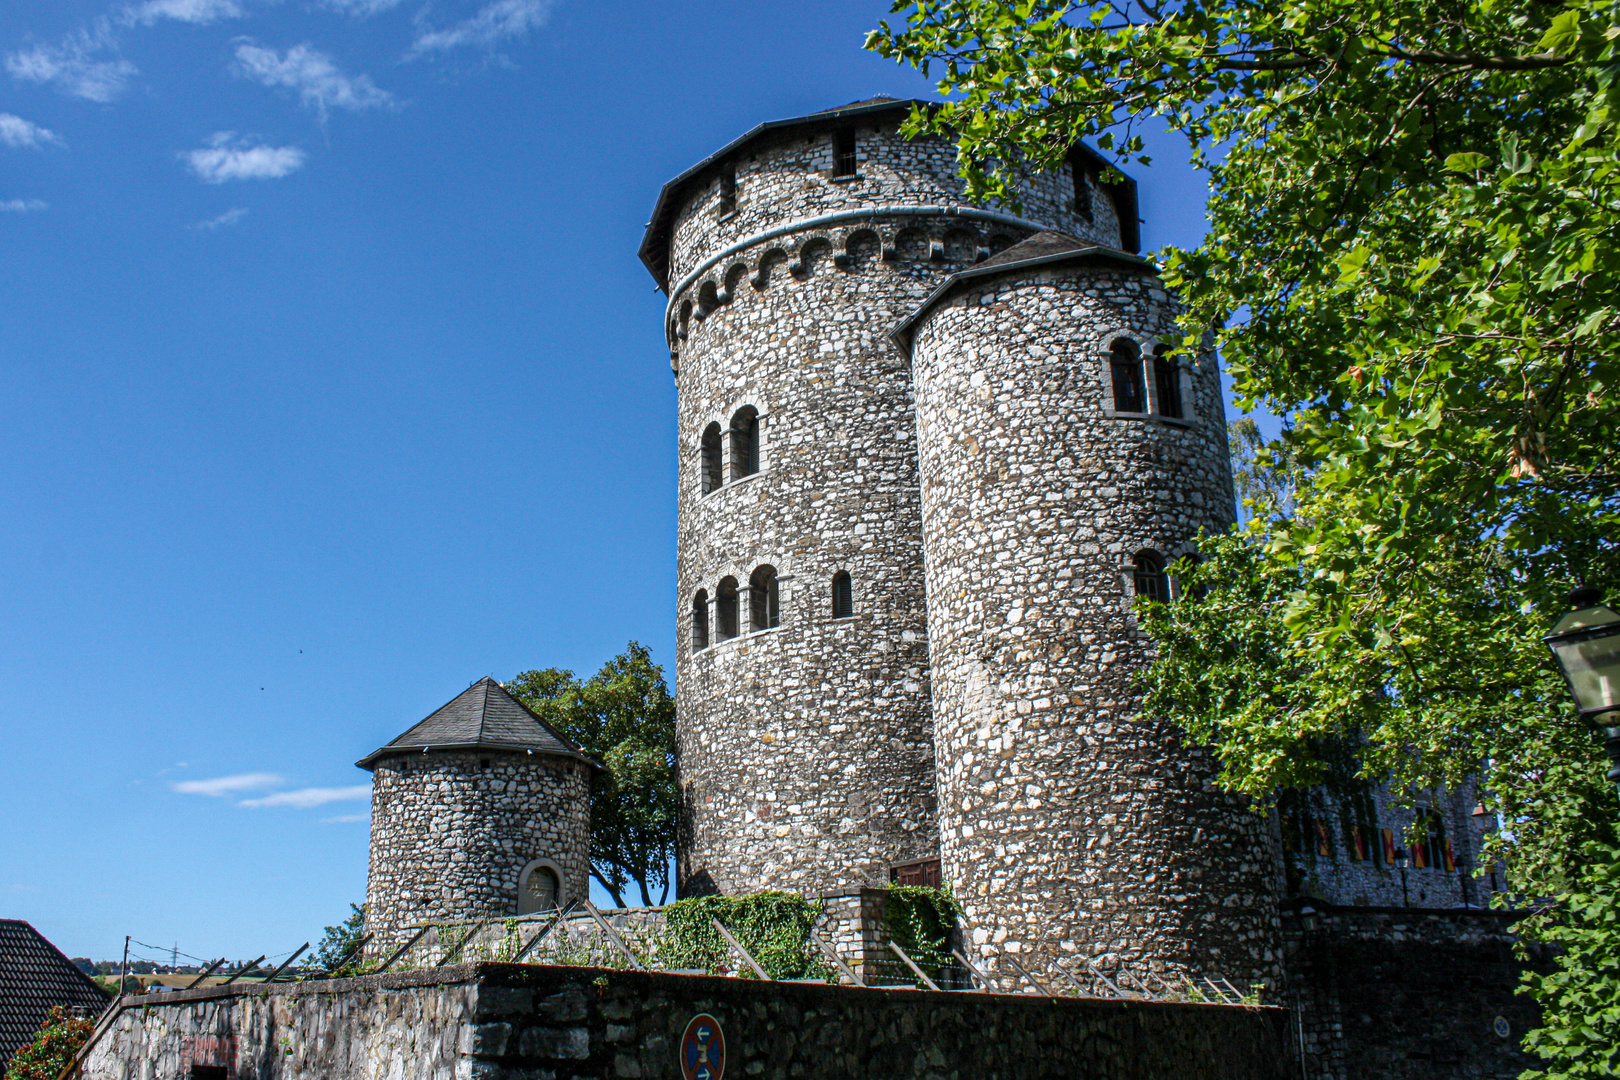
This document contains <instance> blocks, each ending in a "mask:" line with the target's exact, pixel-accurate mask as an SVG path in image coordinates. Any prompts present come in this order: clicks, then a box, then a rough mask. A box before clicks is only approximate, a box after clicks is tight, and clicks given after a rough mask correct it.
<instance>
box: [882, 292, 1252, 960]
mask: <svg viewBox="0 0 1620 1080" xmlns="http://www.w3.org/2000/svg"><path fill="white" fill-rule="evenodd" d="M1011 273H1012V274H1013V276H1000V277H996V278H992V279H988V283H982V282H981V281H971V282H968V283H965V284H964V285H963V286H960V287H959V289H958V291H957V293H956V294H954V296H953V298H951V299H948V300H945V301H942V302H940V304H939V306H937V307H936V308H935V309H934V310H933V311H932V312H931V313H930V314H929V315H928V316H927V318H926V319H925V321H924V322H923V324H922V325H921V326H920V327H919V328H918V330H917V332H916V337H915V340H914V352H913V377H914V379H915V382H916V394H917V425H918V431H919V436H918V446H919V453H920V460H921V477H922V505H923V536H924V541H925V549H926V554H927V575H928V603H929V634H930V638H929V644H930V659H931V665H932V682H933V695H934V700H933V704H934V724H935V744H936V754H937V756H938V773H937V776H938V790H939V798H940V822H941V825H940V828H941V847H942V855H943V862H944V876H945V878H946V879H947V880H949V881H952V882H954V883H955V885H956V892H957V896H958V897H959V898H960V899H961V901H962V903H963V906H964V907H965V909H966V915H967V922H968V925H969V934H970V944H971V946H973V947H975V948H976V949H977V950H978V952H979V955H980V956H981V957H982V958H983V959H984V962H985V964H987V965H989V966H991V967H993V968H995V969H996V970H998V971H999V972H1000V974H1001V975H1002V976H1003V977H1004V978H1006V979H1007V980H1008V983H1009V985H1010V984H1011V982H1012V980H1013V979H1014V978H1016V976H1015V975H1014V973H1013V972H1012V971H1011V970H1010V969H1009V968H1008V967H1007V966H1006V964H1005V962H1004V961H1003V960H1002V959H1001V955H1000V954H1001V953H1002V952H1007V953H1011V954H1013V955H1015V956H1017V957H1021V958H1022V961H1021V962H1023V963H1024V965H1025V966H1026V967H1030V968H1031V969H1032V970H1036V971H1039V970H1042V969H1043V968H1044V967H1045V966H1046V965H1047V964H1049V963H1057V962H1063V963H1064V964H1065V966H1074V965H1078V964H1081V963H1083V962H1084V961H1085V960H1087V959H1089V960H1091V961H1093V962H1095V963H1097V964H1098V965H1099V966H1101V967H1102V968H1103V969H1104V970H1108V969H1110V968H1114V967H1116V966H1118V965H1129V966H1131V967H1132V968H1140V967H1141V966H1144V965H1145V966H1147V967H1149V968H1150V969H1155V970H1163V971H1166V972H1170V973H1177V974H1179V973H1183V972H1191V973H1193V974H1196V975H1212V974H1219V975H1224V976H1225V977H1226V978H1228V979H1229V980H1231V981H1232V982H1233V983H1234V984H1237V985H1239V986H1246V984H1248V983H1250V982H1254V981H1259V980H1261V979H1268V978H1269V979H1273V980H1275V979H1276V977H1277V975H1278V973H1279V968H1278V960H1279V955H1278V939H1277V914H1276V910H1277V909H1276V902H1277V897H1276V892H1275V886H1274V882H1275V874H1276V869H1275V861H1274V855H1273V848H1272V845H1271V844H1270V843H1269V842H1268V837H1267V835H1266V830H1265V827H1264V821H1263V819H1262V818H1260V817H1259V816H1257V815H1254V814H1252V813H1250V812H1248V811H1247V810H1246V809H1245V808H1244V807H1243V806H1241V805H1240V804H1239V803H1238V802H1237V801H1236V800H1235V799H1233V798H1230V797H1227V796H1225V795H1222V794H1220V793H1219V792H1217V791H1216V790H1215V788H1214V786H1213V785H1212V783H1211V780H1212V777H1213V774H1214V772H1215V766H1214V763H1213V761H1212V759H1211V758H1210V757H1209V756H1208V755H1207V754H1206V753H1205V752H1203V751H1201V750H1197V749H1195V748H1192V747H1189V746H1186V745H1184V744H1183V742H1182V740H1181V737H1180V734H1179V732H1178V731H1177V729H1176V728H1175V727H1174V725H1172V724H1169V723H1165V722H1161V721H1151V720H1146V719H1144V718H1142V717H1140V716H1138V715H1137V706H1138V697H1137V692H1136V690H1135V689H1134V687H1133V682H1132V680H1133V676H1134V675H1135V673H1136V672H1137V671H1138V670H1139V669H1140V668H1141V667H1142V665H1143V664H1144V663H1145V662H1146V660H1147V659H1148V658H1149V642H1148V641H1147V639H1146V638H1145V637H1144V636H1143V635H1142V634H1141V633H1140V632H1139V631H1138V630H1137V628H1136V624H1135V621H1134V618H1133V616H1132V614H1131V611H1130V603H1131V597H1132V583H1131V566H1132V560H1133V557H1134V556H1135V555H1136V553H1137V552H1139V551H1142V550H1144V549H1151V550H1154V551H1157V552H1159V553H1161V554H1163V555H1165V556H1168V557H1169V558H1172V559H1173V558H1175V557H1177V556H1179V555H1181V554H1182V553H1184V552H1186V551H1188V550H1190V548H1189V545H1190V543H1191V541H1192V540H1193V538H1194V537H1195V535H1196V534H1197V532H1198V530H1199V528H1200V527H1209V528H1222V527H1224V526H1225V525H1226V524H1227V523H1229V522H1230V521H1231V520H1232V517H1233V512H1234V511H1233V502H1232V481H1231V475H1230V471H1229V469H1230V467H1229V465H1228V459H1227V453H1226V432H1225V424H1224V410H1223V406H1222V402H1221V397H1220V382H1219V374H1218V372H1217V370H1216V365H1215V361H1214V358H1213V357H1212V356H1208V355H1206V356H1203V357H1201V358H1199V360H1198V362H1197V364H1196V365H1194V366H1193V367H1192V370H1190V371H1187V372H1184V373H1183V375H1182V397H1183V401H1184V415H1185V416H1186V418H1187V419H1186V420H1185V421H1176V420H1170V419H1165V418H1160V417H1148V416H1143V415H1139V414H1119V415H1114V414H1113V409H1112V402H1113V398H1112V395H1111V389H1110V386H1111V383H1110V375H1109V372H1108V356H1109V349H1110V345H1111V343H1112V342H1113V341H1114V340H1115V339H1116V338H1117V337H1120V336H1126V337H1129V338H1132V339H1133V340H1135V341H1136V342H1137V343H1138V344H1139V345H1140V346H1141V352H1142V354H1143V355H1144V356H1146V355H1151V353H1152V351H1153V347H1154V346H1155V344H1157V342H1158V341H1159V340H1160V339H1159V337H1158V335H1160V334H1168V333H1169V332H1170V331H1171V330H1172V320H1173V315H1174V311H1173V307H1172V301H1171V299H1170V297H1169V296H1168V295H1167V294H1166V293H1165V291H1164V288H1163V286H1162V284H1161V283H1160V282H1159V281H1158V279H1157V278H1155V277H1153V276H1151V274H1149V273H1148V272H1146V271H1145V270H1141V269H1137V268H1127V267H1121V266H1120V265H1119V264H1117V263H1111V262H1106V261H1102V260H1092V261H1088V262H1085V263H1079V264H1076V263H1069V264H1066V265H1064V266H1063V267H1061V268H1058V269H1046V270H1027V271H1022V272H1017V271H1014V272H1011ZM1147 382H1148V385H1149V386H1151V385H1152V379H1151V378H1149V379H1148V380H1147Z"/></svg>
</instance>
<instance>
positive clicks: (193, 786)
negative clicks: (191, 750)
mask: <svg viewBox="0 0 1620 1080" xmlns="http://www.w3.org/2000/svg"><path fill="white" fill-rule="evenodd" d="M281 782H282V780H281V777H279V776H277V775H276V774H275V773H267V772H253V773H238V774H237V775H235V776H216V777H214V778H213V779H212V780H182V781H180V782H179V783H177V784H173V785H171V786H172V787H173V789H174V790H175V791H178V792H179V793H180V794H182V795H213V796H219V795H235V794H238V793H239V792H243V791H261V790H263V789H264V788H267V787H275V786H276V785H277V784H279V783H281Z"/></svg>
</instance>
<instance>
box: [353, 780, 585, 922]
mask: <svg viewBox="0 0 1620 1080" xmlns="http://www.w3.org/2000/svg"><path fill="white" fill-rule="evenodd" d="M484 762H488V763H489V765H488V768H485V767H484V766H483V763H484ZM587 770H588V766H586V765H585V764H583V763H582V762H579V761H575V760H572V759H569V758H561V757H550V756H546V755H540V754H534V755H528V754H512V753H501V752H496V751H472V752H468V751H435V752H433V753H427V754H422V753H415V754H399V755H390V756H388V757H385V758H383V759H382V760H381V761H379V762H378V763H377V765H376V768H375V770H374V776H373V780H372V786H371V866H370V874H369V876H368V878H367V882H366V903H367V912H366V922H367V927H368V929H370V930H371V931H372V933H373V934H374V935H375V936H374V938H373V940H372V943H371V944H370V946H368V947H369V948H370V949H371V950H372V951H374V952H375V951H380V950H384V949H386V948H388V947H389V945H391V944H392V943H394V942H396V941H399V940H400V939H401V938H403V937H406V936H409V931H408V930H406V929H405V928H407V927H411V926H415V925H418V924H420V923H423V922H432V921H438V920H468V919H476V918H479V917H480V916H483V915H496V916H499V915H510V914H516V913H517V900H518V876H519V874H520V873H521V872H522V870H523V868H524V867H525V866H526V865H528V864H529V863H530V862H531V861H532V860H535V859H550V860H552V861H553V862H555V863H556V864H557V866H558V867H559V868H560V869H561V870H562V875H561V877H562V881H561V887H562V888H561V896H560V898H559V899H560V902H562V903H567V902H568V900H570V899H572V898H574V897H578V896H584V895H585V890H586V887H587V880H586V875H587V874H588V873H589V872H590V864H589V859H590V805H591V801H590V775H589V773H588V771H587Z"/></svg>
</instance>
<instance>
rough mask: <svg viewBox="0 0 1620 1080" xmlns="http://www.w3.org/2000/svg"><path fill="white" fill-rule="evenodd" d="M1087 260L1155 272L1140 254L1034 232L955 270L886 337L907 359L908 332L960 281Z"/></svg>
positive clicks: (1070, 237)
mask: <svg viewBox="0 0 1620 1080" xmlns="http://www.w3.org/2000/svg"><path fill="white" fill-rule="evenodd" d="M1087 259H1102V260H1105V261H1109V262H1115V263H1123V264H1124V265H1126V266H1129V267H1133V268H1135V269H1137V270H1141V271H1143V272H1144V273H1149V274H1152V273H1155V268H1154V266H1153V264H1152V263H1151V262H1149V261H1148V260H1147V259H1144V258H1142V256H1140V255H1133V254H1131V253H1129V252H1125V251H1120V250H1118V249H1117V248H1111V247H1103V246H1102V245H1100V244H1093V243H1091V242H1089V241H1086V240H1081V239H1080V238H1079V237H1076V236H1070V235H1069V234H1068V233H1060V232H1038V233H1036V234H1035V235H1033V236H1030V237H1027V238H1026V239H1023V240H1020V241H1019V242H1018V243H1016V244H1014V245H1012V246H1011V247H1009V248H1006V249H1004V250H1002V251H998V252H997V253H996V254H994V255H992V256H990V257H989V258H988V259H986V260H984V261H983V262H981V263H977V264H975V265H973V266H970V267H968V268H967V269H966V270H959V271H957V272H956V273H954V274H952V275H951V276H950V277H948V278H946V279H945V280H944V281H942V282H940V283H939V286H938V288H936V289H935V290H934V291H933V292H931V293H929V294H928V298H927V299H926V300H924V301H923V302H922V303H921V304H918V305H917V308H916V310H914V311H913V312H912V313H911V314H910V315H907V316H906V317H905V318H904V319H902V320H900V322H899V323H898V324H897V325H896V326H895V328H894V329H893V330H890V331H889V337H891V338H893V339H894V341H895V343H896V344H898V345H899V346H900V350H901V351H902V352H904V353H905V354H906V355H907V356H910V355H911V335H912V331H914V330H916V328H917V326H918V324H919V323H921V322H922V321H923V319H924V317H926V316H927V314H928V313H929V312H930V311H932V310H933V308H934V306H935V305H936V304H938V303H939V302H940V301H941V300H943V299H945V298H946V297H947V296H949V295H950V294H951V293H952V292H954V291H955V290H956V289H957V287H958V286H960V285H961V284H962V283H963V282H967V281H972V280H974V279H976V278H988V277H998V276H1001V275H1003V274H1016V273H1020V272H1022V271H1025V270H1034V269H1037V268H1039V267H1043V266H1054V265H1058V264H1061V263H1069V262H1081V261H1084V260H1087Z"/></svg>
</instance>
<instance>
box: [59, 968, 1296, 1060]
mask: <svg viewBox="0 0 1620 1080" xmlns="http://www.w3.org/2000/svg"><path fill="white" fill-rule="evenodd" d="M158 997H159V1000H157V1001H154V1002H152V1003H151V1004H150V1007H146V1008H141V1007H137V1008H133V1009H130V1010H128V1011H126V1012H125V1013H124V1014H123V1015H122V1016H120V1017H119V1018H118V1019H117V1020H116V1021H115V1023H114V1025H113V1028H112V1030H111V1032H110V1034H109V1037H108V1038H107V1039H105V1040H104V1041H103V1042H102V1043H101V1044H99V1045H98V1046H97V1047H96V1048H95V1049H94V1050H93V1051H92V1052H91V1054H90V1055H89V1058H88V1060H87V1062H86V1065H85V1069H84V1075H85V1076H86V1077H87V1078H89V1080H137V1078H139V1080H153V1078H159V1077H161V1078H162V1080H169V1078H171V1077H184V1076H187V1075H188V1074H189V1071H190V1066H191V1065H192V1064H193V1063H196V1064H201V1065H205V1066H206V1065H222V1066H224V1067H225V1068H226V1069H227V1076H228V1077H229V1080H385V1078H386V1080H407V1078H409V1080H415V1078H418V1077H422V1078H428V1077H431V1078H433V1080H452V1078H455V1080H472V1078H478V1080H507V1078H511V1080H520V1078H521V1080H541V1078H545V1080H574V1078H579V1080H584V1078H592V1080H596V1078H602V1080H607V1078H614V1080H619V1078H623V1080H642V1078H649V1077H660V1078H669V1080H674V1078H676V1077H679V1076H680V1075H681V1071H680V1068H679V1065H678V1063H677V1058H676V1051H677V1048H678V1046H679V1043H680V1038H681V1035H682V1032H683V1031H684V1029H685V1027H686V1024H687V1023H688V1021H690V1020H691V1019H692V1018H693V1017H694V1016H696V1015H697V1014H699V1013H708V1014H710V1015H712V1016H713V1017H715V1018H716V1019H717V1020H718V1021H719V1022H720V1024H721V1027H722V1029H723V1031H724V1035H725V1040H726V1047H727V1062H726V1065H725V1075H726V1076H728V1077H755V1078H760V1080H777V1078H781V1080H787V1078H789V1077H794V1078H799V1077H805V1076H820V1077H886V1078H897V1080H901V1078H911V1077H916V1078H919V1080H923V1078H926V1080H947V1078H951V1077H971V1076H989V1077H996V1078H998V1080H1036V1078H1040V1080H1046V1078H1052V1080H1056V1078H1059V1077H1062V1078H1072V1080H1127V1078H1129V1080H1285V1077H1287V1076H1289V1075H1290V1073H1289V1071H1288V1070H1289V1062H1288V1058H1287V1054H1286V1050H1285V1039H1286V1032H1287V1026H1288V1017H1287V1013H1285V1012H1284V1011H1282V1010H1280V1009H1258V1008H1255V1009H1244V1008H1237V1007H1229V1006H1219V1005H1169V1004H1157V1003H1143V1002H1119V1001H1098V1000H1094V999H1074V998H1065V999H1053V998H1036V997H1029V996H1019V995H1011V996H1001V995H988V994H935V993H927V992H919V991H910V990H860V989H852V988H845V987H831V986H826V985H812V984H802V983H771V984H768V985H766V984H761V983H759V982H756V981H753V980H745V979H723V978H709V977H699V976H680V975H662V974H640V973H636V972H622V971H607V970H603V969H600V968H558V967H528V966H519V965H511V964H479V965H465V966H460V967H450V968H443V969H439V970H438V971H434V972H422V973H419V974H415V975H411V976H391V975H385V976H380V977H371V978H365V979H347V980H337V981H334V982H329V983H307V984H303V985H299V986H278V987H275V988H273V989H271V990H269V991H268V992H266V991H261V990H255V989H252V988H244V987H228V988H223V989H212V990H195V991H188V992H183V993H177V994H164V995H160V996H158Z"/></svg>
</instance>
